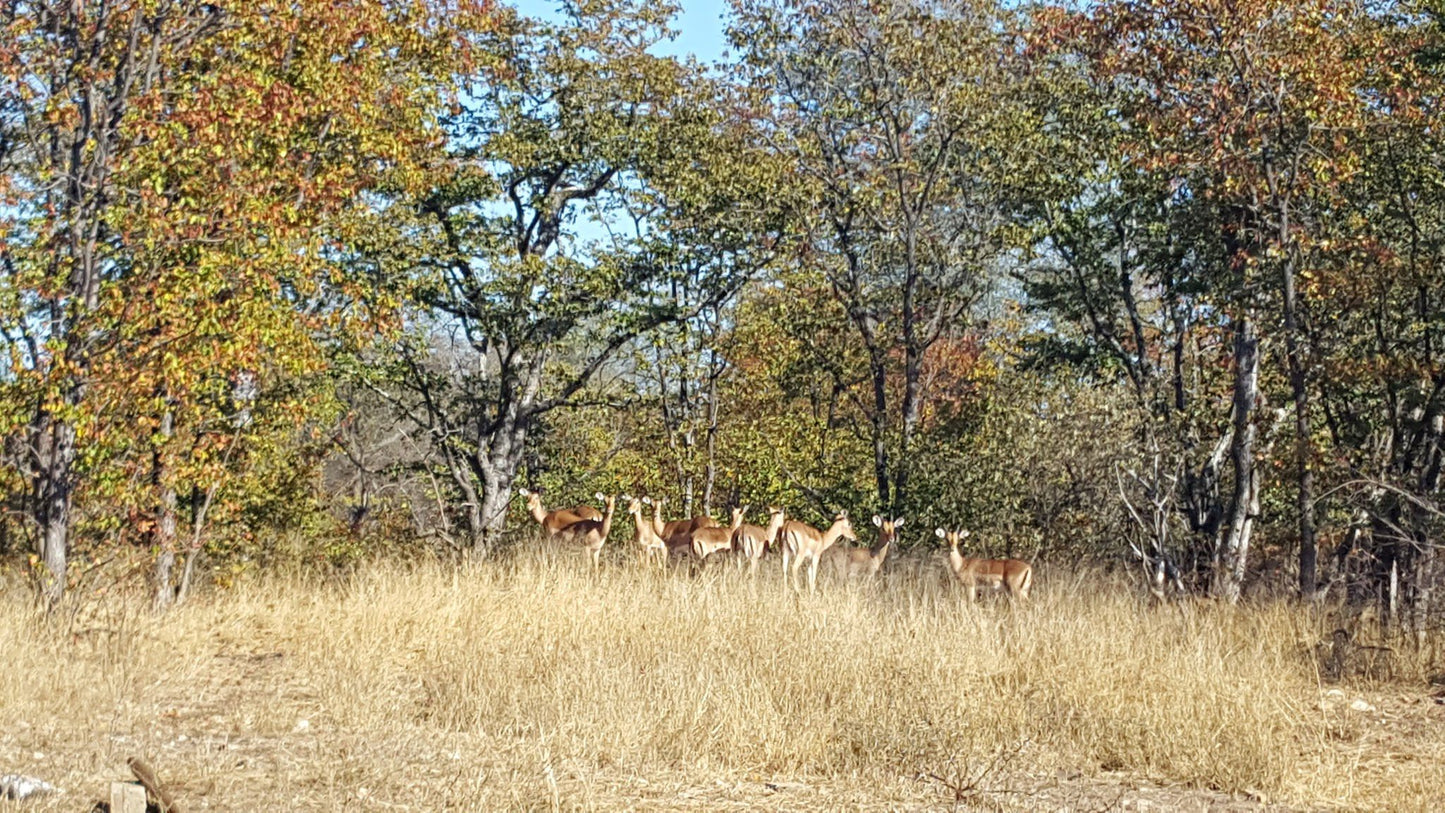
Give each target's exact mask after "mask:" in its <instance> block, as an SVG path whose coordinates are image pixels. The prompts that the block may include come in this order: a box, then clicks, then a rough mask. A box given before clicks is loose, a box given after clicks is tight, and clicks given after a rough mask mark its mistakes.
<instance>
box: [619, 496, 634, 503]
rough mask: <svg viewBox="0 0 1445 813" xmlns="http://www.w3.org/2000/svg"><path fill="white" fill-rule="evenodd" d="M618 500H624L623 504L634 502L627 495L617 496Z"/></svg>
mask: <svg viewBox="0 0 1445 813" xmlns="http://www.w3.org/2000/svg"><path fill="white" fill-rule="evenodd" d="M617 499H619V500H622V501H623V502H632V498H631V497H629V496H627V495H626V494H619V495H617Z"/></svg>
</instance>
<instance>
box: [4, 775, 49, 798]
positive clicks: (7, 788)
mask: <svg viewBox="0 0 1445 813" xmlns="http://www.w3.org/2000/svg"><path fill="white" fill-rule="evenodd" d="M59 792H60V790H59V788H57V787H55V786H54V785H52V784H50V783H49V782H46V781H45V780H43V779H36V778H35V777H33V776H21V775H20V774H14V773H11V774H6V775H4V776H0V799H13V800H15V801H21V800H23V799H29V798H31V797H32V796H48V795H50V794H52V793H59Z"/></svg>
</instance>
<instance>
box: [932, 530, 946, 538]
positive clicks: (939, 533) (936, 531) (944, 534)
mask: <svg viewBox="0 0 1445 813" xmlns="http://www.w3.org/2000/svg"><path fill="white" fill-rule="evenodd" d="M933 533H934V534H935V535H937V536H938V538H939V539H945V538H947V537H948V534H947V533H945V532H944V530H943V529H942V528H934V529H933Z"/></svg>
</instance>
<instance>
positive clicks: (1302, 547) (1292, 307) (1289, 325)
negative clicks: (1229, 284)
mask: <svg viewBox="0 0 1445 813" xmlns="http://www.w3.org/2000/svg"><path fill="white" fill-rule="evenodd" d="M1284 223H1285V224H1286V225H1285V229H1287V226H1288V221H1287V220H1286V221H1284ZM1285 229H1282V230H1285ZM1285 239H1288V237H1287V235H1286V237H1285ZM1289 257H1290V258H1289V259H1288V260H1287V261H1286V262H1285V263H1284V280H1283V288H1284V341H1285V358H1286V360H1287V361H1288V364H1289V386H1290V393H1291V395H1293V397H1294V427H1295V446H1294V464H1295V477H1296V482H1297V489H1296V491H1295V498H1296V499H1295V508H1296V511H1297V512H1298V518H1299V594H1300V598H1301V599H1304V600H1306V601H1308V600H1310V599H1312V598H1314V595H1315V589H1316V586H1317V585H1318V579H1317V578H1316V575H1315V571H1316V559H1317V557H1318V548H1317V546H1316V542H1315V479H1314V472H1313V471H1311V470H1310V458H1311V457H1313V443H1312V441H1311V438H1310V401H1309V387H1308V383H1309V382H1308V380H1307V378H1306V374H1305V365H1304V360H1303V359H1302V358H1301V357H1300V356H1301V347H1300V344H1301V342H1300V336H1299V330H1300V326H1299V302H1298V296H1297V294H1296V291H1295V261H1294V252H1293V250H1290V252H1289Z"/></svg>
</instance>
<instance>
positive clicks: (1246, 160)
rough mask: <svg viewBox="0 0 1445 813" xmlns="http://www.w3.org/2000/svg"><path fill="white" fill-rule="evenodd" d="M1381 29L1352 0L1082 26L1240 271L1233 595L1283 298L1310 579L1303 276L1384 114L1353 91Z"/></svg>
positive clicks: (1265, 3) (1137, 14)
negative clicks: (1263, 364) (1369, 128)
mask: <svg viewBox="0 0 1445 813" xmlns="http://www.w3.org/2000/svg"><path fill="white" fill-rule="evenodd" d="M1373 30H1374V27H1373V26H1372V25H1371V24H1370V23H1369V21H1368V18H1367V16H1366V15H1365V14H1364V9H1363V7H1362V6H1361V5H1360V4H1358V3H1354V2H1349V1H1348V0H1345V1H1344V2H1338V1H1337V0H1318V2H1310V3H1303V4H1301V3H1284V2H1277V1H1276V0H1257V1H1256V2H1243V3H1240V2H1228V3H1225V2H1217V3H1216V2H1205V3H1197V4H1190V5H1188V6H1179V5H1177V4H1170V3H1149V2H1145V3H1134V2H1129V3H1105V4H1102V5H1100V6H1099V7H1097V8H1096V9H1093V10H1091V11H1090V12H1089V13H1088V14H1087V21H1086V22H1085V23H1084V24H1083V27H1082V31H1083V34H1084V42H1085V45H1084V48H1085V49H1086V51H1087V54H1088V57H1089V59H1090V64H1091V66H1092V69H1093V70H1094V71H1095V72H1096V73H1097V75H1098V76H1099V77H1101V78H1102V80H1103V81H1106V82H1115V83H1119V84H1121V85H1122V86H1125V87H1134V88H1136V89H1137V91H1136V92H1135V93H1134V94H1133V99H1134V101H1135V104H1133V105H1132V106H1131V107H1130V108H1129V110H1128V111H1127V113H1126V115H1128V116H1129V117H1130V119H1131V124H1132V128H1131V131H1130V133H1131V135H1130V137H1128V138H1125V139H1124V140H1123V141H1122V142H1121V143H1122V145H1123V146H1124V149H1125V150H1126V154H1127V155H1128V156H1129V157H1130V159H1131V160H1133V161H1136V162H1138V163H1139V164H1140V165H1141V166H1143V167H1145V168H1147V169H1151V170H1161V171H1164V172H1166V173H1168V174H1169V175H1170V176H1172V178H1173V179H1174V182H1175V184H1177V186H1178V187H1179V188H1182V189H1183V190H1185V192H1184V194H1187V195H1188V196H1189V197H1191V198H1198V199H1202V200H1207V201H1209V202H1210V203H1211V204H1212V205H1213V206H1214V207H1215V209H1216V211H1217V212H1218V214H1219V217H1220V219H1219V228H1220V230H1221V233H1220V239H1221V240H1222V241H1223V244H1224V246H1225V247H1226V250H1227V252H1228V256H1229V261H1230V263H1231V266H1232V269H1233V273H1234V279H1233V281H1232V282H1231V284H1230V286H1229V288H1230V290H1231V292H1232V296H1231V297H1230V298H1229V299H1228V301H1227V307H1228V308H1229V312H1230V320H1231V326H1230V329H1231V333H1232V334H1233V345H1234V352H1233V355H1234V361H1233V367H1234V381H1233V383H1232V395H1233V407H1232V419H1231V420H1232V429H1231V442H1230V449H1229V455H1230V459H1231V461H1232V463H1233V469H1234V493H1233V495H1232V497H1231V498H1230V505H1229V509H1228V513H1227V517H1226V525H1225V528H1226V530H1225V533H1224V537H1223V540H1222V543H1221V546H1220V551H1219V560H1220V562H1219V569H1218V570H1217V571H1216V584H1215V590H1216V592H1218V593H1219V594H1220V595H1221V596H1223V597H1224V598H1226V599H1229V600H1234V599H1235V598H1237V597H1238V594H1239V586H1240V584H1241V582H1242V580H1243V577H1244V568H1245V562H1246V559H1247V556H1248V550H1249V539H1250V532H1251V529H1252V526H1253V523H1254V519H1255V516H1256V515H1257V513H1258V509H1257V507H1256V506H1257V502H1258V492H1259V487H1260V484H1259V482H1258V478H1259V476H1260V474H1259V472H1258V471H1257V469H1256V467H1255V460H1256V457H1257V450H1256V449H1255V442H1256V435H1257V433H1258V420H1257V415H1256V406H1257V403H1258V401H1259V397H1260V395H1259V386H1260V366H1259V365H1260V361H1261V358H1262V357H1263V356H1265V355H1266V354H1267V352H1268V346H1267V341H1266V335H1267V334H1268V333H1270V332H1272V331H1271V330H1270V329H1271V328H1272V327H1273V321H1272V320H1271V319H1270V316H1271V315H1272V314H1271V311H1272V310H1273V308H1275V307H1277V308H1278V311H1277V313H1278V325H1279V326H1278V333H1279V334H1280V335H1281V336H1282V337H1283V344H1284V348H1285V349H1284V354H1283V355H1284V360H1285V362H1286V367H1287V375H1288V380H1289V389H1290V395H1291V400H1292V402H1293V406H1294V429H1295V438H1294V442H1295V454H1294V464H1295V474H1296V484H1297V488H1296V496H1297V499H1296V516H1297V522H1298V532H1299V539H1300V541H1299V563H1300V592H1301V594H1302V595H1304V596H1309V595H1312V594H1313V591H1314V589H1315V582H1316V576H1315V540H1314V536H1315V530H1314V525H1315V489H1314V484H1313V466H1314V461H1313V458H1314V452H1313V445H1312V438H1313V425H1312V413H1311V402H1310V391H1311V387H1310V383H1309V380H1308V377H1309V372H1308V368H1309V361H1308V360H1307V359H1306V358H1305V355H1304V353H1305V349H1306V348H1305V341H1304V333H1303V320H1304V318H1305V315H1306V312H1307V303H1305V302H1303V301H1302V299H1301V296H1300V289H1299V286H1298V282H1299V278H1300V274H1301V270H1302V268H1304V267H1305V265H1306V264H1307V263H1308V262H1309V261H1310V255H1311V254H1312V253H1316V254H1317V253H1319V252H1321V251H1324V250H1326V249H1325V246H1324V244H1322V243H1320V242H1318V241H1317V236H1318V235H1319V234H1320V233H1321V229H1322V226H1321V222H1320V218H1322V217H1324V216H1326V214H1327V213H1328V212H1329V210H1330V208H1331V206H1332V204H1333V202H1334V201H1336V200H1337V199H1338V192H1339V189H1340V184H1341V181H1342V180H1343V179H1346V178H1348V177H1349V176H1350V175H1351V174H1352V173H1353V172H1354V171H1356V169H1357V167H1358V165H1359V155H1358V153H1357V152H1356V151H1355V150H1354V149H1352V148H1351V145H1350V143H1349V141H1348V137H1347V135H1346V134H1348V133H1351V132H1355V131H1359V130H1361V129H1363V128H1364V127H1365V126H1366V124H1367V122H1369V121H1370V120H1371V118H1372V117H1374V116H1375V115H1376V110H1375V109H1373V108H1372V105H1371V104H1370V103H1369V102H1368V100H1367V99H1365V98H1363V96H1362V94H1361V93H1360V90H1361V89H1362V88H1363V87H1365V86H1366V84H1367V79H1368V77H1369V76H1370V74H1371V73H1372V72H1373V71H1374V70H1375V69H1376V63H1375V62H1374V61H1373V59H1372V57H1373V56H1374V55H1376V54H1377V52H1378V49H1377V48H1375V47H1373V45H1372V41H1371V39H1370V37H1371V32H1372V31H1373ZM1270 293H1273V294H1274V295H1275V296H1277V299H1275V300H1273V301H1271V299H1270V297H1268V296H1267V294H1270ZM1262 327H1264V328H1266V331H1265V333H1264V334H1262V333H1261V328H1262Z"/></svg>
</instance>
